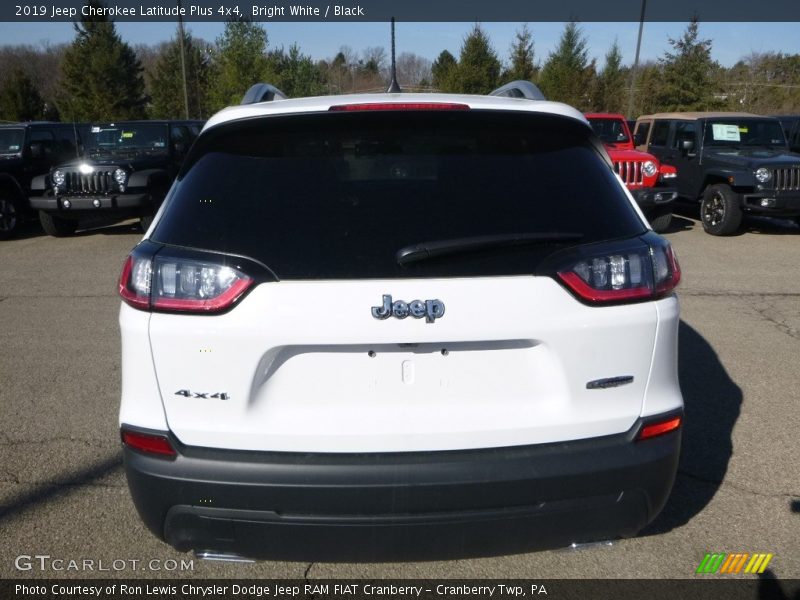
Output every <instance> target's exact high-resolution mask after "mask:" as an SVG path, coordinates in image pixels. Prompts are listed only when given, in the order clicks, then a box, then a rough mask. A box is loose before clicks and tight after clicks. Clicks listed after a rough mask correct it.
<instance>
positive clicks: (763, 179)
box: [756, 167, 772, 183]
mask: <svg viewBox="0 0 800 600" xmlns="http://www.w3.org/2000/svg"><path fill="white" fill-rule="evenodd" d="M770 179H772V171H770V170H769V169H766V168H764V167H761V168H760V169H756V180H758V182H759V183H767V182H768V181H769V180H770Z"/></svg>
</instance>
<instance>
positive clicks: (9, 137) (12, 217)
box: [0, 122, 79, 240]
mask: <svg viewBox="0 0 800 600" xmlns="http://www.w3.org/2000/svg"><path fill="white" fill-rule="evenodd" d="M78 138H79V135H78V129H77V126H74V125H72V124H65V123H48V122H30V123H12V124H3V125H0V240H7V239H9V238H11V237H13V236H14V234H16V233H17V231H18V229H19V226H20V223H21V221H22V220H23V219H24V218H26V217H30V216H35V213H34V212H33V211H31V209H30V206H29V204H28V195H29V193H30V188H31V181H32V180H33V178H34V177H35V176H37V175H41V174H42V173H47V172H48V171H49V170H50V168H51V167H53V166H54V165H57V164H59V163H62V162H64V161H66V160H70V159H73V158H75V156H76V155H77V154H76V153H77V146H78Z"/></svg>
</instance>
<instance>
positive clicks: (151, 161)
mask: <svg viewBox="0 0 800 600" xmlns="http://www.w3.org/2000/svg"><path fill="white" fill-rule="evenodd" d="M201 127H202V122H201V121H120V122H116V123H103V124H93V125H91V126H88V127H86V128H85V129H84V130H83V136H82V144H83V148H82V156H80V157H79V158H77V159H73V160H71V161H70V162H66V163H61V164H59V165H57V166H55V167H54V168H53V169H51V171H50V173H48V174H45V175H42V176H41V177H38V178H36V179H35V180H34V182H33V184H32V188H33V190H34V192H33V194H34V195H33V196H32V197H31V199H30V202H31V207H32V208H34V209H36V210H38V211H39V220H40V221H41V223H42V227H43V228H44V230H45V232H47V233H49V234H50V235H54V236H64V235H70V234H72V233H74V232H75V229H76V228H77V226H78V222H79V220H80V219H81V218H83V217H86V216H88V215H109V216H112V217H115V218H119V219H126V218H130V217H139V218H140V220H141V222H142V227H143V228H144V229H145V230H146V229H147V227H149V225H150V223H151V222H152V219H153V215H154V214H155V212H156V210H158V207H159V206H160V205H161V202H162V201H163V199H164V196H165V195H166V193H167V190H168V189H169V186H170V185H171V183H172V180H173V179H174V178H175V174H176V173H177V172H178V168H179V167H180V165H181V162H183V159H184V157H185V156H186V152H187V151H188V149H189V147H190V146H191V144H192V142H193V141H194V139H195V138H196V137H197V134H198V133H199V132H200V128H201Z"/></svg>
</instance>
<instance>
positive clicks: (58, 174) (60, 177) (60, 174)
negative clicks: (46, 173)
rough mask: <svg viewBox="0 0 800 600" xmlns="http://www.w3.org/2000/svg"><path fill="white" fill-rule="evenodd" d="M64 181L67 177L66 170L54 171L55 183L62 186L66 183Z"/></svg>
mask: <svg viewBox="0 0 800 600" xmlns="http://www.w3.org/2000/svg"><path fill="white" fill-rule="evenodd" d="M64 181H66V178H65V177H64V171H59V170H56V171H53V185H55V186H62V185H64Z"/></svg>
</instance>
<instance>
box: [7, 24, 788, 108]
mask: <svg viewBox="0 0 800 600" xmlns="http://www.w3.org/2000/svg"><path fill="white" fill-rule="evenodd" d="M181 41H182V44H181ZM668 43H669V49H668V50H667V51H666V52H664V54H663V56H662V57H660V58H659V59H658V60H656V61H650V62H646V63H644V64H642V65H640V66H639V69H638V71H637V73H636V74H635V77H634V76H633V75H634V74H633V73H632V71H631V67H630V65H624V64H623V62H622V53H621V51H620V48H619V45H618V44H617V43H616V41H615V42H614V43H613V44H612V45H611V47H610V48H609V49H608V51H607V52H606V54H605V57H604V60H603V64H602V65H599V64H598V61H596V60H594V59H590V58H589V50H588V39H587V37H586V36H585V34H584V33H583V31H582V29H581V27H580V26H579V24H578V23H574V22H573V23H567V24H566V25H565V27H564V30H563V32H562V34H561V38H560V40H559V42H558V44H557V46H556V47H555V49H554V50H553V51H552V52H550V53H549V54H548V55H547V56H546V57H545V58H544V60H539V58H538V56H537V55H536V53H535V45H534V39H533V35H532V33H531V31H530V29H529V28H528V26H527V25H523V26H521V28H520V29H519V30H518V31H517V32H516V35H515V38H514V40H513V42H512V44H511V47H510V48H509V49H508V53H507V59H506V60H503V59H501V57H500V55H499V54H498V52H497V51H496V50H495V48H494V47H493V45H492V42H491V40H490V39H489V36H488V35H487V34H486V32H485V31H484V30H483V29H482V28H481V26H480V25H477V24H476V25H475V26H474V27H473V28H472V30H471V31H470V32H469V33H468V34H467V35H466V36H465V38H464V40H463V43H462V45H461V48H460V52H459V55H458V56H457V57H456V56H454V55H453V54H452V53H450V52H448V51H447V50H444V51H442V52H441V53H440V54H439V56H438V57H437V58H436V60H434V61H429V60H427V59H425V58H423V57H420V56H418V55H416V54H413V53H410V52H404V53H401V54H400V55H399V57H398V60H397V72H398V80H399V82H400V84H401V86H402V87H403V88H404V89H405V90H409V91H410V90H416V91H437V90H438V91H443V92H454V93H470V94H485V93H488V92H490V91H491V90H493V89H494V88H496V87H498V86H499V85H502V84H503V83H505V82H508V81H510V80H513V79H524V80H528V81H532V82H534V83H536V84H537V85H538V86H539V87H540V88H541V90H542V92H543V93H544V94H545V96H546V97H547V98H548V99H550V100H556V101H560V102H566V103H567V104H570V105H572V106H575V107H576V108H578V109H579V110H582V111H598V112H620V113H625V112H626V111H627V109H628V106H629V103H630V102H631V100H632V104H631V106H632V107H633V110H632V114H630V115H628V116H629V117H635V116H637V115H640V114H647V113H653V112H661V111H685V110H740V111H748V112H755V113H761V114H770V113H789V112H800V55H797V54H795V55H788V54H782V53H762V54H751V55H750V56H747V57H744V58H742V59H741V60H740V61H739V62H737V63H736V64H735V65H734V66H732V67H730V68H726V67H723V66H721V65H720V64H719V63H718V62H716V61H715V60H714V59H713V56H712V45H713V44H712V40H709V39H703V38H702V37H701V35H700V29H699V23H698V22H697V21H696V20H693V21H691V22H690V23H689V24H688V25H687V27H686V29H685V30H684V32H683V34H682V35H681V36H680V37H679V38H676V39H668ZM181 45H182V46H183V56H184V62H185V65H184V66H185V70H186V80H187V88H188V104H189V106H188V113H189V116H190V117H191V118H207V117H208V116H210V115H211V114H213V113H214V112H216V111H217V110H219V109H220V108H223V107H224V106H228V105H231V104H237V103H238V102H239V100H240V99H241V97H242V95H243V93H244V91H245V90H247V88H248V87H250V86H251V85H252V84H254V83H257V82H260V81H266V82H270V83H273V84H274V85H276V86H277V87H279V88H280V89H282V90H283V91H284V92H286V93H287V94H288V95H289V96H290V97H298V96H313V95H320V94H341V93H349V92H364V91H383V90H385V89H386V87H387V85H388V81H389V78H390V74H389V64H388V58H387V54H386V51H385V49H384V48H382V47H372V48H366V49H364V50H362V51H360V52H357V51H354V50H353V49H352V48H350V47H348V46H343V47H341V48H340V49H339V51H338V52H337V53H336V54H335V55H334V56H333V57H332V58H330V59H327V60H317V61H315V60H313V59H312V58H311V57H310V56H309V55H307V54H304V53H303V52H302V50H301V49H300V47H299V46H298V45H296V44H294V45H292V46H290V47H289V48H288V49H286V48H283V47H277V48H276V47H271V46H270V44H269V37H268V35H267V31H266V30H265V28H264V27H263V26H262V25H261V24H259V23H254V22H251V21H230V22H227V23H225V26H224V30H223V32H222V34H221V35H220V36H219V37H218V38H217V39H216V40H214V42H213V43H209V42H206V41H204V40H200V39H197V38H194V37H193V36H192V35H191V33H183V34H182V40H181V33H178V32H176V35H175V37H174V38H173V39H172V40H170V41H168V42H163V43H161V44H158V45H155V46H148V45H139V46H135V47H133V46H131V45H129V44H127V43H126V42H125V41H124V40H122V38H121V37H120V36H119V34H118V33H117V31H116V28H115V25H114V23H113V22H112V21H110V20H107V19H104V18H97V17H92V18H85V19H83V20H81V21H80V22H76V24H75V39H74V40H73V41H72V43H70V44H63V45H58V46H44V47H41V48H35V47H31V46H14V47H4V48H0V120H6V121H20V120H23V121H24V120H34V119H61V120H65V121H70V120H75V121H100V120H122V119H141V118H181V117H183V116H185V113H186V107H185V104H184V94H183V83H182V76H181V72H182V65H181ZM631 90H632V94H633V95H632V98H631V96H630V94H631Z"/></svg>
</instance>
